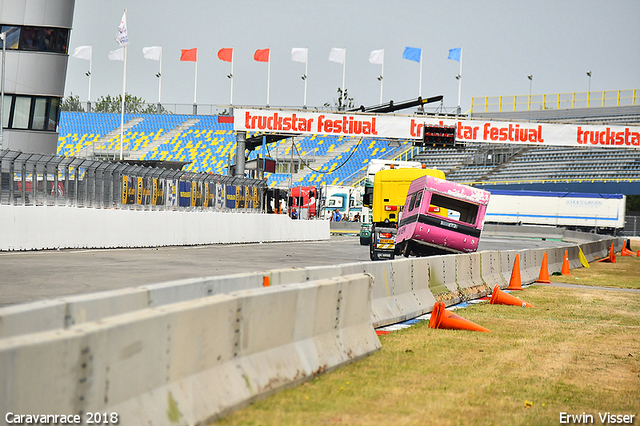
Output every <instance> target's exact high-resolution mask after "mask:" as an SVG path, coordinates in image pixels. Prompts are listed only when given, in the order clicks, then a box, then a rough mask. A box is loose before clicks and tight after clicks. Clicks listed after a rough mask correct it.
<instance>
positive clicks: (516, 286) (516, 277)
mask: <svg viewBox="0 0 640 426" xmlns="http://www.w3.org/2000/svg"><path fill="white" fill-rule="evenodd" d="M507 290H522V279H521V278H520V255H519V254H516V260H515V262H513V270H512V271H511V279H510V280H509V287H507Z"/></svg>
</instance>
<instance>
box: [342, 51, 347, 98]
mask: <svg viewBox="0 0 640 426" xmlns="http://www.w3.org/2000/svg"><path fill="white" fill-rule="evenodd" d="M346 72H347V48H346V47H345V48H344V59H343V61H342V109H343V110H346V109H347V89H346V88H345V87H344V85H345V75H346Z"/></svg>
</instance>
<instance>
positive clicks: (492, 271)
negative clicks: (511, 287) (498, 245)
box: [478, 250, 507, 290]
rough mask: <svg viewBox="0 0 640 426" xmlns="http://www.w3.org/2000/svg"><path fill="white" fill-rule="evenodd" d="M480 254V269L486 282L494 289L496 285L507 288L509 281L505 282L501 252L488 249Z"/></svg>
mask: <svg viewBox="0 0 640 426" xmlns="http://www.w3.org/2000/svg"><path fill="white" fill-rule="evenodd" d="M478 254H479V255H480V269H481V274H482V280H483V281H484V283H485V284H486V285H487V286H488V287H489V288H490V289H491V290H493V287H495V286H496V285H499V286H500V288H505V287H506V286H507V282H505V280H504V276H503V275H502V265H501V262H500V252H499V251H489V250H487V251H482V252H480V253H478Z"/></svg>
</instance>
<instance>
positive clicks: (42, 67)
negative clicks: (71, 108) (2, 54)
mask: <svg viewBox="0 0 640 426" xmlns="http://www.w3.org/2000/svg"><path fill="white" fill-rule="evenodd" d="M74 6H75V0H0V25H1V29H0V31H1V32H3V33H6V40H7V41H6V43H7V45H6V58H5V70H6V71H5V76H4V79H5V87H4V88H5V97H4V111H3V113H2V119H3V122H2V126H3V141H2V142H3V144H2V148H3V149H12V150H21V151H24V152H36V153H47V154H55V153H56V146H57V141H58V120H59V118H60V105H61V103H62V98H63V96H64V84H65V79H66V74H67V60H68V58H69V37H70V35H71V25H72V22H73V10H74Z"/></svg>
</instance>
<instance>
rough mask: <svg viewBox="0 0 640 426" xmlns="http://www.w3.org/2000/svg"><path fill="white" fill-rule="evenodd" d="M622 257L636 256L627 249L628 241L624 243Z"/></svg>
mask: <svg viewBox="0 0 640 426" xmlns="http://www.w3.org/2000/svg"><path fill="white" fill-rule="evenodd" d="M620 255H621V256H635V255H636V254H635V253H634V252H632V251H631V250H629V249H628V248H627V241H626V240H625V241H623V242H622V251H621V252H620Z"/></svg>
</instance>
